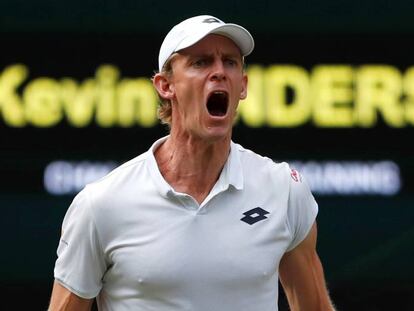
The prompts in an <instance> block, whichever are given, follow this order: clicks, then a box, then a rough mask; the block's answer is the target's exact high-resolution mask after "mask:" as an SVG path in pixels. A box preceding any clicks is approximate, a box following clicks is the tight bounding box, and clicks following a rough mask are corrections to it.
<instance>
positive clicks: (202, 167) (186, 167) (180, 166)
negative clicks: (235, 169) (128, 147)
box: [155, 133, 230, 204]
mask: <svg viewBox="0 0 414 311" xmlns="http://www.w3.org/2000/svg"><path fill="white" fill-rule="evenodd" d="M229 152H230V135H229V136H228V137H225V138H222V139H220V140H215V141H206V140H205V139H202V138H196V137H191V136H183V135H174V133H171V136H170V137H169V138H168V139H167V140H166V141H165V142H164V144H162V145H161V146H160V147H159V148H158V149H157V150H156V151H155V159H156V160H157V164H158V167H159V169H160V172H161V174H162V175H163V177H164V179H165V180H166V181H167V182H168V183H169V184H170V185H171V186H172V187H173V188H174V190H175V191H179V192H183V193H186V194H189V195H191V196H192V197H193V198H194V199H195V200H197V202H198V203H199V204H200V203H201V202H203V201H204V199H205V198H206V197H207V195H208V194H209V192H210V191H211V189H212V188H213V186H214V184H215V183H216V181H217V179H218V178H219V176H220V173H221V170H222V169H223V166H224V164H225V163H226V161H227V158H228V155H229Z"/></svg>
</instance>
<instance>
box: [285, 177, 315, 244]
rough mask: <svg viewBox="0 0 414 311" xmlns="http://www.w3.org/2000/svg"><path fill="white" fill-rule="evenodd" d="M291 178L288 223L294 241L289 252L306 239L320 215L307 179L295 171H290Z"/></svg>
mask: <svg viewBox="0 0 414 311" xmlns="http://www.w3.org/2000/svg"><path fill="white" fill-rule="evenodd" d="M290 177H291V178H290V179H289V180H290V189H289V199H288V212H287V214H288V215H287V216H288V217H287V221H288V227H289V230H290V233H291V236H292V240H291V243H290V244H289V246H288V248H287V251H291V250H293V249H294V248H295V247H296V246H298V245H299V244H300V242H302V241H303V240H304V239H305V238H306V236H307V235H308V233H309V231H310V229H311V227H312V225H313V223H314V222H315V219H316V215H317V214H318V204H317V203H316V201H315V198H314V197H313V195H312V193H311V191H310V189H309V186H308V184H307V182H306V180H305V178H304V177H303V176H302V175H300V174H299V172H298V171H296V170H294V169H290Z"/></svg>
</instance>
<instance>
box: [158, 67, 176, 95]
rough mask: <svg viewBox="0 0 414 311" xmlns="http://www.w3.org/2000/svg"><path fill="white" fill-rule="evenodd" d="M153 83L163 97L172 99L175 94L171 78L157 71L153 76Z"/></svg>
mask: <svg viewBox="0 0 414 311" xmlns="http://www.w3.org/2000/svg"><path fill="white" fill-rule="evenodd" d="M152 84H153V85H154V87H155V89H156V90H157V92H158V94H160V96H161V97H162V98H165V99H172V98H173V97H174V95H175V93H174V88H173V87H172V85H171V83H170V79H168V77H166V76H165V75H164V74H162V73H157V74H155V76H154V77H153V78H152Z"/></svg>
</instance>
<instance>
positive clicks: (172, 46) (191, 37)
mask: <svg viewBox="0 0 414 311" xmlns="http://www.w3.org/2000/svg"><path fill="white" fill-rule="evenodd" d="M208 34H218V35H222V36H226V37H228V38H229V39H231V40H233V41H234V43H235V44H236V45H237V46H238V47H239V49H240V51H241V53H242V55H243V56H247V55H249V54H250V53H251V52H252V51H253V48H254V40H253V37H252V35H251V34H250V33H249V32H248V31H247V30H246V29H245V28H243V27H242V26H239V25H236V24H226V23H224V22H223V21H221V20H219V19H218V18H216V17H214V16H211V15H200V16H195V17H191V18H189V19H186V20H184V21H182V22H181V23H179V24H177V25H175V26H174V27H173V28H172V29H171V30H170V32H169V33H168V34H167V36H166V37H165V39H164V42H163V43H162V44H161V48H160V54H159V56H158V66H159V70H160V72H161V71H162V67H163V66H164V64H165V62H166V61H167V59H168V58H169V57H170V56H171V54H173V53H174V52H177V51H179V50H182V49H185V48H187V47H189V46H192V45H193V44H195V43H197V42H198V41H200V40H201V39H203V38H204V37H205V36H207V35H208Z"/></svg>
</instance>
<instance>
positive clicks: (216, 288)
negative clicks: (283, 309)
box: [50, 16, 333, 311]
mask: <svg viewBox="0 0 414 311" xmlns="http://www.w3.org/2000/svg"><path fill="white" fill-rule="evenodd" d="M253 46H254V42H253V38H252V37H251V35H250V33H249V32H248V31H247V30H246V29H244V28H243V27H241V26H238V25H235V24H225V23H224V22H222V21H220V20H219V19H217V18H215V17H212V16H197V17H193V18H190V19H187V20H185V21H183V22H182V23H180V24H178V25H177V26H175V27H174V28H173V29H172V30H171V31H170V32H169V34H168V35H167V36H166V38H165V40H164V42H163V44H162V46H161V49H160V54H159V73H157V74H155V76H154V78H153V83H154V86H155V88H156V90H157V92H158V94H159V96H160V98H161V100H162V103H161V107H160V111H159V114H160V117H161V119H162V121H163V122H164V123H167V124H169V127H170V135H169V136H168V137H165V138H162V139H160V140H158V141H157V142H155V143H154V145H153V146H152V147H151V148H150V150H149V151H148V152H146V153H144V154H142V155H140V156H138V157H137V158H135V159H133V160H131V161H129V162H127V163H125V164H124V165H122V166H120V167H119V168H117V169H116V170H114V171H113V172H112V173H110V174H109V175H108V176H106V177H104V178H103V179H101V180H99V181H97V182H96V183H93V184H90V185H88V186H87V187H86V188H85V189H84V190H83V191H81V192H80V194H79V195H78V196H77V197H76V198H75V199H74V201H73V203H72V205H71V207H70V208H69V210H68V212H67V214H66V216H65V219H64V222H63V232H62V238H61V241H60V244H59V248H58V259H57V261H56V266H55V283H54V288H53V293H52V299H51V305H50V310H77V311H79V310H89V309H90V307H91V301H92V299H93V298H94V297H97V304H98V308H99V309H100V310H116V311H122V310H156V311H164V310H168V311H174V310H180V311H181V310H192V311H243V310H246V311H247V310H250V311H256V310H258V311H271V310H272V311H274V310H277V309H278V307H277V295H278V277H279V275H280V279H281V282H282V284H283V287H284V289H285V292H286V294H287V297H288V301H289V305H290V307H291V309H292V310H323V311H324V310H333V307H332V304H331V303H330V300H329V298H328V294H327V290H326V286H325V281H324V275H323V271H322V266H321V263H320V261H319V258H318V255H317V253H316V250H315V245H316V224H315V218H316V214H317V204H316V202H315V201H314V199H313V196H312V194H311V193H310V191H309V189H308V187H307V185H306V183H305V182H304V181H303V180H302V178H301V176H300V175H299V174H298V173H297V172H296V171H292V170H290V168H289V167H288V165H287V164H286V163H281V164H276V163H274V162H272V161H271V160H270V159H267V158H263V157H261V156H259V155H256V154H255V153H253V152H251V151H248V150H245V149H244V148H242V147H241V146H240V145H237V144H235V143H233V142H232V141H231V134H232V125H233V121H234V117H235V116H236V110H237V106H238V102H239V100H240V99H244V98H245V97H246V96H247V76H246V74H245V72H244V70H243V67H244V57H245V56H247V55H248V54H250V52H251V51H252V50H253Z"/></svg>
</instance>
